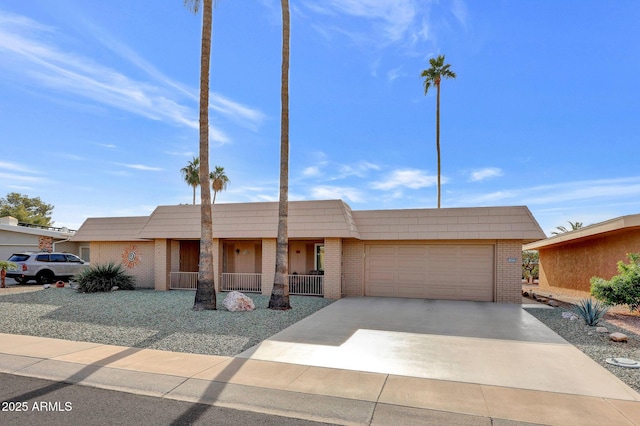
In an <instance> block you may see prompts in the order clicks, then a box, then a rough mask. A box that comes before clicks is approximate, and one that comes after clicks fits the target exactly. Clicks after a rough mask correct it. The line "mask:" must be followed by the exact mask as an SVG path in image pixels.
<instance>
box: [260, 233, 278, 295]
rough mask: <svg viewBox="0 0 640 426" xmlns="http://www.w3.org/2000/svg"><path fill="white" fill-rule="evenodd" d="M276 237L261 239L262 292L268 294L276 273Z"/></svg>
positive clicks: (271, 288)
mask: <svg viewBox="0 0 640 426" xmlns="http://www.w3.org/2000/svg"><path fill="white" fill-rule="evenodd" d="M276 245H277V244H276V239H275V238H264V239H263V240H262V294H266V295H270V294H271V291H272V290H273V278H274V276H275V274H276Z"/></svg>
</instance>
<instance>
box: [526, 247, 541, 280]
mask: <svg viewBox="0 0 640 426" xmlns="http://www.w3.org/2000/svg"><path fill="white" fill-rule="evenodd" d="M539 263H540V253H539V252H538V251H536V250H524V251H523V252H522V276H523V278H526V279H527V281H528V282H530V283H532V284H533V280H534V279H536V278H538V274H539Z"/></svg>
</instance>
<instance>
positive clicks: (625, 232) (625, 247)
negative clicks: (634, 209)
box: [524, 214, 640, 296]
mask: <svg viewBox="0 0 640 426" xmlns="http://www.w3.org/2000/svg"><path fill="white" fill-rule="evenodd" d="M524 249H525V250H538V252H539V253H540V279H539V286H540V288H542V289H546V290H549V291H553V290H554V289H556V288H559V289H562V290H563V291H564V292H568V293H574V294H576V295H579V296H584V295H586V293H589V292H590V288H591V284H590V280H591V277H593V276H598V277H601V278H604V279H607V280H608V279H610V278H611V277H612V276H614V275H616V274H617V273H618V271H617V269H616V264H617V262H618V261H620V260H623V261H625V262H627V261H628V259H627V253H638V252H640V214H636V215H629V216H622V217H618V218H615V219H611V220H607V221H605V222H600V223H596V224H593V225H589V226H586V227H583V228H580V229H577V230H575V231H570V232H566V233H562V234H559V235H554V236H553V237H550V238H547V239H544V240H541V241H537V242H533V243H530V244H527V245H525V246H524Z"/></svg>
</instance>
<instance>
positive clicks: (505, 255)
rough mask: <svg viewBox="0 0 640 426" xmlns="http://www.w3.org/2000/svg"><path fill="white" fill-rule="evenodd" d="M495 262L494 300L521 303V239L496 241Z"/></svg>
mask: <svg viewBox="0 0 640 426" xmlns="http://www.w3.org/2000/svg"><path fill="white" fill-rule="evenodd" d="M514 259H515V260H514ZM495 262H496V302H498V303H522V241H520V240H498V241H496V259H495Z"/></svg>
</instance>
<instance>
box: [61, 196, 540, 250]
mask: <svg viewBox="0 0 640 426" xmlns="http://www.w3.org/2000/svg"><path fill="white" fill-rule="evenodd" d="M277 226H278V203H276V202H269V203H234V204H216V205H214V206H213V235H214V237H215V238H234V239H241V238H246V239H248V238H255V239H260V238H275V237H276V234H277ZM544 237H545V235H544V232H543V231H542V229H541V228H540V226H539V225H538V223H537V222H536V220H535V219H534V218H533V215H532V214H531V212H530V211H529V209H528V208H527V207H525V206H516V207H475V208H443V209H404V210H362V211H352V210H351V208H350V207H349V206H348V205H347V204H346V203H344V202H343V201H342V200H321V201H291V202H289V238H355V239H361V240H442V239H446V240H462V239H464V240H469V239H515V240H523V241H525V242H529V241H535V240H539V239H542V238H544ZM155 238H167V239H199V238H200V205H179V206H159V207H157V208H156V209H155V211H154V212H153V213H152V214H151V215H150V216H148V217H133V218H93V219H88V220H87V221H86V222H85V223H84V224H83V225H82V227H80V229H79V230H78V232H77V233H76V235H75V237H74V238H73V239H72V240H73V241H123V240H129V241H131V240H136V239H144V240H146V239H155Z"/></svg>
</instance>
